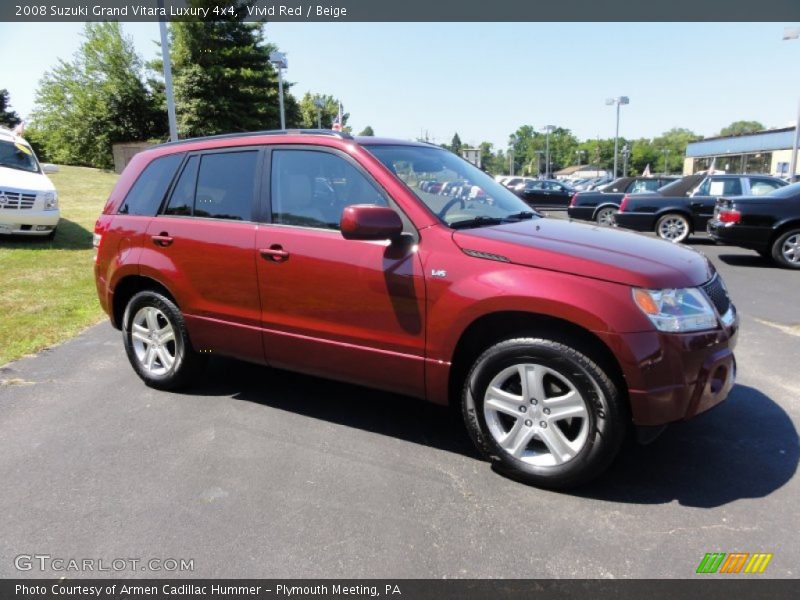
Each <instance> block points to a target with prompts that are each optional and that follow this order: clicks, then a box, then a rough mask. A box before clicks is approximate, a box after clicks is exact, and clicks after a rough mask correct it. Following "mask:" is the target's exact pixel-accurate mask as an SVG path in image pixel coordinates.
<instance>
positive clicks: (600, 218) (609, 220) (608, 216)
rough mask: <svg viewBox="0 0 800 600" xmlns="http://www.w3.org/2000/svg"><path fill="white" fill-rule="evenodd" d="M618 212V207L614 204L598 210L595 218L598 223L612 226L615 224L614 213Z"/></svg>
mask: <svg viewBox="0 0 800 600" xmlns="http://www.w3.org/2000/svg"><path fill="white" fill-rule="evenodd" d="M615 214H617V209H616V208H614V207H613V206H606V207H604V208H601V209H600V210H598V211H597V214H596V215H595V217H594V220H595V221H597V224H598V225H604V226H606V227H611V226H612V225H613V224H614V215H615Z"/></svg>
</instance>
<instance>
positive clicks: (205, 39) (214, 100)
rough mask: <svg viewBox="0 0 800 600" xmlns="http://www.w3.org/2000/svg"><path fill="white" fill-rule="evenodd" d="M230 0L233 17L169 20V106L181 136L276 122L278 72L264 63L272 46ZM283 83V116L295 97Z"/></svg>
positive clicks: (292, 110)
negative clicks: (172, 103)
mask: <svg viewBox="0 0 800 600" xmlns="http://www.w3.org/2000/svg"><path fill="white" fill-rule="evenodd" d="M187 4H188V5H189V6H190V7H206V8H210V9H211V10H213V8H214V7H216V6H220V7H224V6H228V5H230V4H231V3H230V2H220V1H215V0H189V1H188V2H187ZM252 4H254V2H253V1H243V0H239V1H238V2H235V3H234V5H235V7H236V9H237V10H236V13H237V15H238V16H236V17H234V16H231V15H228V14H226V16H225V17H224V19H225V20H220V21H214V22H175V23H172V24H171V25H170V30H171V36H172V49H171V50H172V72H173V76H174V82H175V109H176V113H177V119H178V133H179V135H180V136H181V137H196V136H201V135H214V134H219V133H229V132H236V131H256V130H261V129H275V128H277V127H279V126H280V109H279V103H278V75H277V73H276V71H275V69H273V67H272V66H271V65H270V63H269V54H270V52H272V51H273V50H275V47H274V46H273V45H272V44H268V43H266V42H265V40H264V34H263V31H262V24H261V23H244V22H243V21H241V19H243V18H244V17H245V16H246V15H247V6H249V5H252ZM289 87H290V84H287V83H284V99H285V110H286V122H287V125H288V126H292V125H295V124H296V123H297V121H298V120H299V115H298V108H297V102H296V101H295V100H294V98H293V97H292V96H291V94H289V93H288V88H289Z"/></svg>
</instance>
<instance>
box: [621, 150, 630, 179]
mask: <svg viewBox="0 0 800 600" xmlns="http://www.w3.org/2000/svg"><path fill="white" fill-rule="evenodd" d="M630 156H631V149H630V147H629V146H628V144H625V145H624V146H623V147H622V176H623V177H627V176H628V158H630Z"/></svg>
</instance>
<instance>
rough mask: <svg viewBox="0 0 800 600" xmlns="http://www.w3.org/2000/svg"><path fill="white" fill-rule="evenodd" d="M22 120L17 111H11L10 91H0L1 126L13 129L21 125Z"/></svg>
mask: <svg viewBox="0 0 800 600" xmlns="http://www.w3.org/2000/svg"><path fill="white" fill-rule="evenodd" d="M20 122H21V119H20V118H19V115H18V114H17V113H16V111H13V110H11V101H10V99H9V95H8V90H6V89H2V90H0V125H3V126H4V127H8V128H9V129H10V128H13V127H16V126H17V125H19V124H20Z"/></svg>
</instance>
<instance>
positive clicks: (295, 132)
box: [158, 129, 353, 147]
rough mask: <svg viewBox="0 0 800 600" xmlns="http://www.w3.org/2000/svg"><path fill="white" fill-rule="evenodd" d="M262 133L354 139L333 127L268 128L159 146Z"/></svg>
mask: <svg viewBox="0 0 800 600" xmlns="http://www.w3.org/2000/svg"><path fill="white" fill-rule="evenodd" d="M261 135H330V136H333V137H338V138H340V139H343V140H352V139H353V136H352V135H350V134H349V133H345V132H344V131H334V130H333V129H267V130H264V131H240V132H236V133H222V134H219V135H205V136H200V137H194V138H186V139H182V140H175V141H173V142H164V143H163V144H159V145H158V146H159V147H161V146H173V145H175V144H185V143H187V142H201V141H205V140H224V139H229V138H240V137H255V136H261Z"/></svg>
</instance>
